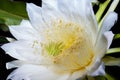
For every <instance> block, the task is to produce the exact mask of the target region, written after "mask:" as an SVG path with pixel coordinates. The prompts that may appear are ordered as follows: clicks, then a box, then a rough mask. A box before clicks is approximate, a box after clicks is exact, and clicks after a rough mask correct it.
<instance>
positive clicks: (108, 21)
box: [100, 12, 118, 33]
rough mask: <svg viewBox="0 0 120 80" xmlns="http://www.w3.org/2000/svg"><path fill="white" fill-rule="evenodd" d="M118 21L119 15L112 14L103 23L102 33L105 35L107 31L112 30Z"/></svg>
mask: <svg viewBox="0 0 120 80" xmlns="http://www.w3.org/2000/svg"><path fill="white" fill-rule="evenodd" d="M117 19H118V14H117V13H115V12H110V13H109V14H108V16H107V17H106V18H105V19H104V21H103V23H102V26H101V29H100V31H101V33H104V32H105V31H108V30H110V29H111V28H112V27H113V26H114V24H115V22H116V21H117Z"/></svg>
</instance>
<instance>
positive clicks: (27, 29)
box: [9, 20, 39, 40]
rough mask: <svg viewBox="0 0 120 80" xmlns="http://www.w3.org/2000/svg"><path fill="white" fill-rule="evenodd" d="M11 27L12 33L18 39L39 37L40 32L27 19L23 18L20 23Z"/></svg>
mask: <svg viewBox="0 0 120 80" xmlns="http://www.w3.org/2000/svg"><path fill="white" fill-rule="evenodd" d="M9 29H10V32H11V33H12V35H13V36H14V37H15V38H16V39H18V40H20V39H23V40H36V39H38V38H39V37H38V36H37V35H36V34H38V33H37V32H36V31H35V30H34V29H33V28H32V26H31V24H30V23H29V21H27V20H23V21H22V22H21V24H20V25H17V26H15V25H12V26H9Z"/></svg>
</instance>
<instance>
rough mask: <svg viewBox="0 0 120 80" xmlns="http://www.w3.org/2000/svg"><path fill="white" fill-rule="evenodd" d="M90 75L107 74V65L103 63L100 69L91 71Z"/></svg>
mask: <svg viewBox="0 0 120 80" xmlns="http://www.w3.org/2000/svg"><path fill="white" fill-rule="evenodd" d="M88 75H90V76H98V75H105V66H104V64H103V63H101V65H100V66H99V67H98V69H97V70H96V71H94V72H92V73H89V74H88Z"/></svg>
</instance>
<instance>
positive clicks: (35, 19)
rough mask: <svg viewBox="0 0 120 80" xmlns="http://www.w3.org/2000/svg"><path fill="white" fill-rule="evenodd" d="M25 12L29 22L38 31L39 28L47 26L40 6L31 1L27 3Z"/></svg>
mask: <svg viewBox="0 0 120 80" xmlns="http://www.w3.org/2000/svg"><path fill="white" fill-rule="evenodd" d="M27 12H28V16H29V19H30V21H31V24H32V25H33V27H34V28H35V29H36V30H38V31H40V30H41V29H44V28H45V27H48V26H47V25H46V23H45V21H44V19H43V17H42V9H41V7H38V6H36V5H34V4H32V3H27Z"/></svg>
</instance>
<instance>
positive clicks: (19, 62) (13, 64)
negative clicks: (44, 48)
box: [6, 60, 26, 69]
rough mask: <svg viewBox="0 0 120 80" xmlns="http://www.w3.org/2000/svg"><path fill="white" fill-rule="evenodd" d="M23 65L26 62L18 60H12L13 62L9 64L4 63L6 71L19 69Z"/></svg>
mask: <svg viewBox="0 0 120 80" xmlns="http://www.w3.org/2000/svg"><path fill="white" fill-rule="evenodd" d="M24 64H26V62H24V61H19V60H14V61H11V62H7V63H6V68H7V69H12V68H16V67H20V66H22V65H24Z"/></svg>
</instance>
